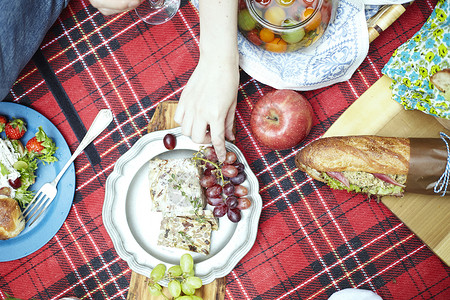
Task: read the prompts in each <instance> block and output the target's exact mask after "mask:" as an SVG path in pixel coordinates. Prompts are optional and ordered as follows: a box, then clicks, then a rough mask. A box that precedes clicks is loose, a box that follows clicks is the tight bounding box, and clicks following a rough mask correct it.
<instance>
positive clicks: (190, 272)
mask: <svg viewBox="0 0 450 300" xmlns="http://www.w3.org/2000/svg"><path fill="white" fill-rule="evenodd" d="M185 275H186V276H194V275H195V272H194V269H191V271H189V272H188V273H185Z"/></svg>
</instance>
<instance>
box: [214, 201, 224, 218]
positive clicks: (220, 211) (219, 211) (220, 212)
mask: <svg viewBox="0 0 450 300" xmlns="http://www.w3.org/2000/svg"><path fill="white" fill-rule="evenodd" d="M227 210H228V207H227V206H226V204H225V203H223V204H221V205H218V206H216V207H214V210H213V215H214V217H217V218H220V217H223V216H225V214H226V213H227Z"/></svg>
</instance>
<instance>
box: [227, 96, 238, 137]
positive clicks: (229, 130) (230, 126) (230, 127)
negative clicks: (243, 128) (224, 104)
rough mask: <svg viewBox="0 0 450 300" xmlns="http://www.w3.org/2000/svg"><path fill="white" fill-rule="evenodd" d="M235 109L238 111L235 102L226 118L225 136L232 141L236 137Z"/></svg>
mask: <svg viewBox="0 0 450 300" xmlns="http://www.w3.org/2000/svg"><path fill="white" fill-rule="evenodd" d="M235 111H236V104H234V105H233V106H232V107H231V108H230V110H229V111H228V114H227V117H226V119H225V137H226V138H227V139H228V140H230V141H234V140H235V139H236V137H235V136H234V133H233V127H234V113H235Z"/></svg>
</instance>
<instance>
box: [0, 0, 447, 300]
mask: <svg viewBox="0 0 450 300" xmlns="http://www.w3.org/2000/svg"><path fill="white" fill-rule="evenodd" d="M435 4H436V0H426V1H425V0H418V1H416V2H414V3H413V4H412V6H410V7H408V9H407V11H406V12H405V13H404V14H403V15H402V16H401V17H400V18H399V19H398V20H397V21H396V22H395V23H394V24H393V25H392V26H391V27H389V28H388V30H386V31H385V32H384V33H383V34H382V35H381V36H380V37H379V38H377V39H376V40H375V41H374V42H373V43H372V44H371V46H370V50H369V54H368V56H367V58H366V59H365V61H364V62H363V63H362V65H361V66H360V67H359V69H358V70H357V71H356V72H355V74H354V75H353V77H352V78H351V79H350V80H349V81H347V82H344V83H340V84H336V85H333V86H331V87H328V88H323V89H319V90H315V91H309V92H302V94H303V95H305V96H306V98H307V99H309V101H310V103H311V104H312V106H313V108H314V112H315V123H314V127H313V129H312V132H311V134H310V135H309V137H308V139H307V140H306V141H305V143H307V142H309V141H311V140H312V139H315V138H317V137H319V136H321V135H322V134H323V133H324V132H325V131H326V130H327V129H328V128H329V127H330V126H331V124H332V123H333V122H334V121H335V120H336V119H337V118H338V117H339V116H340V115H341V114H342V113H343V112H344V111H345V110H346V108H347V107H348V106H349V105H351V104H352V103H353V102H354V101H355V100H356V99H357V98H358V97H360V96H361V95H362V94H363V93H364V92H365V91H366V90H367V89H368V88H369V87H370V86H371V85H372V84H373V83H374V82H375V81H377V79H378V78H380V77H381V76H382V74H381V69H382V67H383V66H384V65H385V64H386V62H387V61H388V59H389V58H390V56H391V54H392V53H393V51H394V50H395V49H396V48H397V47H398V46H400V45H401V44H402V43H404V42H405V41H406V40H407V39H408V38H409V37H411V36H412V35H413V34H414V33H415V32H417V31H418V30H419V29H420V27H421V26H422V24H423V23H424V22H425V20H426V18H427V17H428V16H429V15H430V14H431V11H432V10H433V8H434V6H435ZM198 42H199V22H198V14H197V11H196V10H195V8H194V7H193V5H192V4H191V3H190V2H188V1H186V0H185V1H182V6H181V9H180V11H179V12H178V14H177V15H176V17H175V18H174V19H172V21H170V22H168V23H166V24H163V25H158V26H153V27H152V26H149V25H147V24H145V23H143V22H142V21H140V20H139V19H138V18H137V16H136V14H135V13H134V11H131V12H129V13H124V14H120V15H116V16H111V17H105V16H103V15H101V14H100V13H99V12H98V11H97V10H96V9H94V8H93V7H92V6H90V5H89V2H88V1H86V0H72V1H71V2H70V4H69V6H68V7H67V8H66V9H65V10H64V12H63V14H62V15H61V17H60V18H59V19H58V20H57V21H56V23H55V25H54V26H53V27H52V28H51V30H50V32H49V33H48V35H47V36H46V38H45V40H44V42H43V43H42V46H41V49H40V52H38V54H37V55H36V56H35V58H34V60H33V61H31V62H30V63H29V64H28V65H27V66H26V68H25V69H24V70H23V72H22V73H21V75H20V77H19V78H18V80H17V82H16V84H15V85H14V87H13V88H12V90H11V93H10V95H9V96H8V97H7V99H6V101H11V102H16V103H20V104H23V105H26V106H29V107H31V108H33V109H35V110H37V111H39V112H40V113H42V114H44V115H45V116H46V117H47V118H48V119H50V120H51V121H52V122H53V124H55V125H56V126H57V128H58V129H59V130H60V131H61V133H62V134H63V135H64V137H65V139H66V140H67V142H68V144H69V146H70V148H71V150H72V151H74V150H75V148H76V146H77V145H78V144H79V139H80V137H82V136H83V129H82V126H80V124H85V126H86V127H88V126H89V124H91V122H92V120H93V118H94V117H95V115H96V114H97V112H98V111H99V110H100V109H102V108H110V109H111V110H112V111H113V114H114V121H113V123H112V124H111V125H110V126H109V127H108V129H107V130H106V131H105V132H104V133H103V134H102V137H103V138H102V141H101V142H99V141H98V140H97V141H96V142H95V143H94V145H95V147H93V148H92V149H91V151H90V152H89V153H90V154H89V158H88V156H87V155H85V154H82V155H81V156H80V157H79V158H78V159H77V160H76V161H75V166H76V192H75V199H74V205H73V207H72V209H71V211H70V213H69V216H68V218H67V220H66V222H65V223H64V224H63V225H62V227H61V229H60V230H59V232H58V233H57V234H56V236H54V237H53V238H52V239H51V240H50V241H49V242H48V243H47V244H46V245H45V246H44V247H42V248H41V249H40V250H38V251H36V252H34V253H32V254H30V255H29V256H27V257H24V258H22V259H18V260H15V261H11V262H3V263H0V299H4V298H5V297H6V293H8V294H10V295H14V296H15V297H19V298H23V299H31V298H32V299H58V298H60V297H63V296H76V297H79V298H81V299H126V296H127V292H128V288H129V284H130V277H131V270H130V268H129V267H128V265H127V263H126V262H125V261H123V260H122V259H120V258H119V257H118V255H117V253H116V251H115V249H114V247H113V244H112V242H111V239H110V237H109V235H108V234H107V232H106V230H105V227H104V225H103V223H102V215H101V213H102V205H103V199H104V194H105V189H104V187H105V181H106V178H107V177H108V175H109V174H110V173H111V172H112V170H113V168H114V163H115V162H116V160H117V159H118V158H119V157H120V156H121V155H122V154H124V153H125V152H126V151H127V150H128V149H130V147H131V146H132V145H133V144H134V143H135V142H136V141H137V140H138V139H139V138H140V137H142V136H143V135H144V134H145V133H146V125H147V124H148V122H149V120H150V118H151V116H152V114H153V112H154V109H155V107H156V105H157V104H158V103H160V102H161V101H165V100H177V99H178V98H179V96H180V92H181V90H182V89H183V87H184V85H185V84H186V82H187V80H188V78H189V76H190V74H191V73H192V71H193V70H194V67H195V65H196V61H197V59H198ZM47 62H48V63H47ZM36 64H39V65H40V66H41V71H42V70H47V72H43V74H44V77H45V78H46V79H47V83H46V81H44V79H43V75H41V72H40V71H39V70H38V69H37V68H36ZM46 68H47V69H46ZM48 70H53V71H54V73H55V74H56V76H52V74H51V73H49V72H48ZM61 87H62V88H63V89H61ZM270 90H272V88H270V87H268V86H265V85H262V84H261V83H259V82H257V81H255V80H254V79H252V78H250V77H249V76H248V75H246V74H245V73H244V72H241V86H240V89H239V93H238V97H239V98H238V101H239V103H238V107H237V112H236V125H237V126H236V127H237V141H236V145H237V146H238V147H239V148H240V149H242V151H243V153H244V154H245V156H246V158H247V160H248V162H249V164H250V166H251V169H252V170H253V172H254V173H255V174H256V175H257V177H258V180H259V183H260V189H261V190H260V193H261V196H262V198H263V210H262V215H261V219H260V223H259V233H258V235H257V239H256V242H255V244H254V246H253V248H252V249H251V250H250V252H249V253H248V254H247V255H246V256H245V257H244V258H243V259H242V260H241V261H240V262H239V263H238V265H237V266H236V267H235V269H234V270H233V271H232V272H231V273H230V274H229V275H228V276H227V288H226V299H230V300H231V299H327V297H328V296H329V295H331V294H332V293H333V292H335V291H337V290H339V289H343V288H346V287H357V288H363V289H369V290H373V291H376V292H377V293H378V294H379V295H380V296H382V297H383V299H450V268H449V267H447V266H446V265H445V264H443V263H442V262H441V261H440V260H439V258H438V257H437V256H435V255H434V254H433V253H432V252H431V251H430V250H429V249H428V247H427V246H426V245H424V244H423V243H422V242H421V241H420V240H419V239H418V238H417V237H416V236H415V235H414V234H413V233H412V232H411V231H410V230H409V229H408V228H407V227H406V226H405V225H404V224H403V223H402V222H400V221H399V220H398V219H397V218H396V217H395V216H394V215H393V214H392V213H391V212H390V211H389V210H388V209H387V208H386V207H385V206H384V205H383V204H381V203H377V202H376V201H367V199H366V197H364V196H361V195H354V194H348V193H346V192H339V191H333V190H330V189H329V188H328V187H326V186H323V185H322V184H321V183H318V182H317V181H314V180H311V179H310V178H308V177H307V176H305V174H304V173H302V172H300V171H298V170H296V169H295V164H294V156H295V153H296V150H298V148H299V147H301V146H302V145H299V146H297V147H296V148H294V149H292V150H285V151H269V150H268V149H266V148H264V147H262V146H260V145H259V144H258V143H257V142H256V141H255V138H254V137H253V136H252V133H251V131H250V126H249V118H250V112H251V110H252V107H253V105H254V104H255V102H256V101H257V100H258V99H259V98H260V97H261V96H262V95H264V94H265V93H267V92H268V91H270ZM64 91H65V93H67V96H68V98H69V99H70V100H71V102H70V103H69V105H67V103H66V104H61V103H59V102H58V101H56V100H55V97H54V95H59V96H61V97H63V98H64ZM52 92H53V93H52ZM60 106H61V107H63V108H64V110H63V109H62V108H61V107H60ZM77 122H78V123H77ZM430 217H432V216H430Z"/></svg>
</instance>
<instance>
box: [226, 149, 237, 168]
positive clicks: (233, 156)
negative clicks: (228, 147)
mask: <svg viewBox="0 0 450 300" xmlns="http://www.w3.org/2000/svg"><path fill="white" fill-rule="evenodd" d="M236 159H237V156H236V154H235V153H234V152H227V154H226V157H225V161H224V163H226V164H229V165H231V164H234V162H235V161H236Z"/></svg>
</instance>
